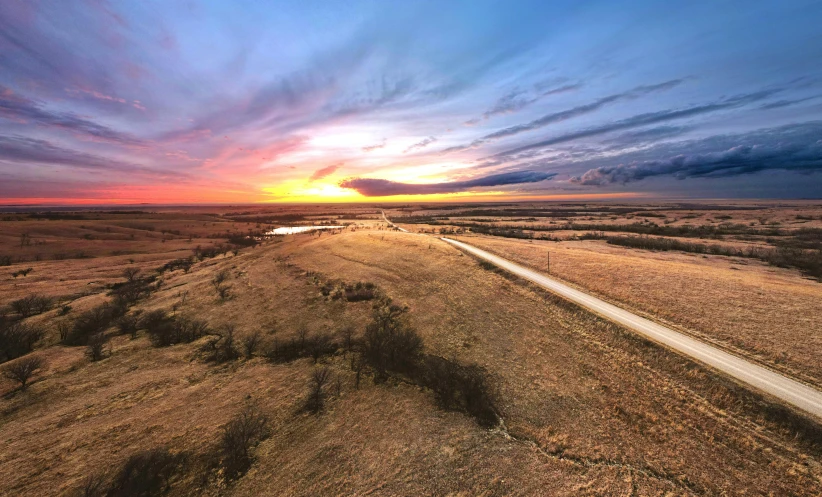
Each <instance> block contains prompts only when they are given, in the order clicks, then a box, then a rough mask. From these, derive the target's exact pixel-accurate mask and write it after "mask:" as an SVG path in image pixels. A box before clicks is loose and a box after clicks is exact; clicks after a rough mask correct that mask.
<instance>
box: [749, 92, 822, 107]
mask: <svg viewBox="0 0 822 497" xmlns="http://www.w3.org/2000/svg"><path fill="white" fill-rule="evenodd" d="M819 97H822V95H814V96H811V97H805V98H797V99H794V100H777V101H776V102H770V103H767V104H765V105H763V106H762V107H760V109H762V110H770V109H779V108H782V107H788V106H790V105H796V104H801V103H802V102H807V101H808V100H814V99H817V98H819Z"/></svg>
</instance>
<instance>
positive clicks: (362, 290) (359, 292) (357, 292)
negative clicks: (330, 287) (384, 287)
mask: <svg viewBox="0 0 822 497" xmlns="http://www.w3.org/2000/svg"><path fill="white" fill-rule="evenodd" d="M377 293H378V290H377V286H376V285H374V284H373V283H362V282H358V283H355V284H353V285H346V286H345V292H344V294H345V300H347V301H349V302H360V301H363V300H371V299H373V298H374V297H376V296H377Z"/></svg>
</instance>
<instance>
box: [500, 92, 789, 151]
mask: <svg viewBox="0 0 822 497" xmlns="http://www.w3.org/2000/svg"><path fill="white" fill-rule="evenodd" d="M779 91H780V90H762V91H759V92H755V93H748V94H745V95H737V96H735V97H731V98H726V99H724V100H720V101H718V102H714V103H710V104H703V105H696V106H692V107H686V108H684V109H673V110H663V111H658V112H649V113H646V114H639V115H636V116H633V117H629V118H627V119H623V120H621V121H615V122H612V123H608V124H604V125H602V126H595V127H593V128H588V129H583V130H581V131H575V132H573V133H567V134H564V135H560V136H557V137H554V138H549V139H547V140H542V141H539V142H536V143H531V144H528V145H524V146H521V147H517V148H513V149H510V150H506V151H504V152H500V153H498V154H494V155H493V156H491V157H492V158H504V157H511V156H515V155H517V154H520V153H522V152H526V151H531V150H534V149H538V148H544V147H548V146H551V145H557V144H560V143H566V142H570V141H574V140H578V139H580V138H589V137H593V136H599V135H604V134H607V133H611V132H614V131H621V130H624V129H631V128H639V127H641V126H648V125H652V124H658V123H663V122H666V121H673V120H676V119H684V118H687V117H695V116H699V115H702V114H708V113H711V112H717V111H720V110H727V109H733V108H736V107H742V106H743V105H747V104H750V103H753V102H758V101H761V100H765V99H766V98H768V97H770V96H772V95H774V94H776V93H778V92H779Z"/></svg>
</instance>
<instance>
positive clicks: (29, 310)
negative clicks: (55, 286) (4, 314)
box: [11, 294, 54, 318]
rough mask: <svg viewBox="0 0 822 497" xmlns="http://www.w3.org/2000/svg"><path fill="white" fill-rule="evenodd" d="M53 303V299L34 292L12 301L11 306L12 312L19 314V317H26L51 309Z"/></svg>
mask: <svg viewBox="0 0 822 497" xmlns="http://www.w3.org/2000/svg"><path fill="white" fill-rule="evenodd" d="M53 303H54V300H53V299H51V298H50V297H45V296H43V295H36V294H35V295H29V296H27V297H23V298H21V299H17V300H15V301H13V302H12V303H11V308H12V310H14V312H16V313H18V314H20V316H21V317H23V318H27V317H29V316H33V315H35V314H42V313H44V312H46V311H48V310H49V309H51V307H52V305H53Z"/></svg>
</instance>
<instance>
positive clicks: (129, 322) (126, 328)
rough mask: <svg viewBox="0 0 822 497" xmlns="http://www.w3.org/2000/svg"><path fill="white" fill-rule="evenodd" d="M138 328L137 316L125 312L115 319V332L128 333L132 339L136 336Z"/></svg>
mask: <svg viewBox="0 0 822 497" xmlns="http://www.w3.org/2000/svg"><path fill="white" fill-rule="evenodd" d="M139 328H140V325H139V321H138V320H137V316H135V315H133V314H126V315H125V316H121V317H120V319H118V320H117V332H118V333H119V334H120V335H129V336H130V337H131V338H132V340H133V339H135V338H137V330H138V329H139Z"/></svg>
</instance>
